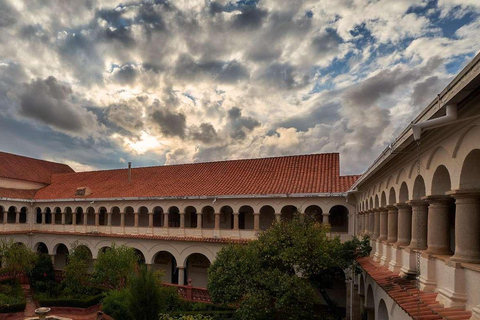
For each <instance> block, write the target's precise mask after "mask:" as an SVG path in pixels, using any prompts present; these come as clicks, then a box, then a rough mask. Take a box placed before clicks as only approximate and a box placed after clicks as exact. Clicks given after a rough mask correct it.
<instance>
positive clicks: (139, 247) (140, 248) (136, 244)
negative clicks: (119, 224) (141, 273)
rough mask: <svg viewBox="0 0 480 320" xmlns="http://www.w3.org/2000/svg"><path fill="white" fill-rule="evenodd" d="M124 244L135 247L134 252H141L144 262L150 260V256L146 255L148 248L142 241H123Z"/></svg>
mask: <svg viewBox="0 0 480 320" xmlns="http://www.w3.org/2000/svg"><path fill="white" fill-rule="evenodd" d="M125 246H126V247H129V248H133V249H135V250H136V251H135V252H139V253H141V254H142V255H141V256H142V257H143V262H144V263H145V262H147V261H150V260H151V258H150V259H149V257H148V255H146V253H147V252H148V250H147V248H146V247H145V246H144V245H143V244H142V243H139V242H134V241H130V242H127V243H125Z"/></svg>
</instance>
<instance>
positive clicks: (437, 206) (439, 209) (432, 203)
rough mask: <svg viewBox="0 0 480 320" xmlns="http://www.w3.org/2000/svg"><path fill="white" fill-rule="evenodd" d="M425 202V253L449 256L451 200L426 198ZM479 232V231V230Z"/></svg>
mask: <svg viewBox="0 0 480 320" xmlns="http://www.w3.org/2000/svg"><path fill="white" fill-rule="evenodd" d="M422 199H424V200H427V202H428V204H429V206H428V222H427V250H426V251H425V253H428V254H438V255H450V254H452V251H451V250H450V225H449V222H450V221H449V217H450V205H451V203H452V200H453V199H452V198H451V197H449V196H443V195H441V196H428V197H423V198H422ZM479 231H480V230H479Z"/></svg>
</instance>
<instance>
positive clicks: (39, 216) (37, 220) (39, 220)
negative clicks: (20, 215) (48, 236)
mask: <svg viewBox="0 0 480 320" xmlns="http://www.w3.org/2000/svg"><path fill="white" fill-rule="evenodd" d="M3 210H4V209H3V207H2V211H3ZM2 219H3V215H2ZM35 223H36V224H40V223H42V208H40V207H36V208H35Z"/></svg>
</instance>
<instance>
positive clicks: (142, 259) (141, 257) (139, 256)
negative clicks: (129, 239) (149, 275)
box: [133, 248, 147, 265]
mask: <svg viewBox="0 0 480 320" xmlns="http://www.w3.org/2000/svg"><path fill="white" fill-rule="evenodd" d="M133 250H134V251H135V255H136V256H137V263H138V264H139V265H144V264H145V263H146V262H147V260H146V258H145V255H144V254H143V252H142V251H141V250H139V249H137V248H133Z"/></svg>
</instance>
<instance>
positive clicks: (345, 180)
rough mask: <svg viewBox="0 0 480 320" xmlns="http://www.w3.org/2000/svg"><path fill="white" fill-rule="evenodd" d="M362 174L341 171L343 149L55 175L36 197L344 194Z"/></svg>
mask: <svg viewBox="0 0 480 320" xmlns="http://www.w3.org/2000/svg"><path fill="white" fill-rule="evenodd" d="M358 177H359V176H340V163H339V155H338V153H327V154H312V155H300V156H286V157H273V158H262V159H247V160H232V161H218V162H206V163H193V164H182V165H171V166H157V167H144V168H134V169H132V182H131V183H128V171H127V169H121V170H106V171H92V172H78V173H65V174H54V175H53V176H52V183H51V184H50V185H49V186H46V187H45V188H42V189H40V190H39V191H38V192H37V193H36V196H35V199H71V198H74V196H75V190H76V189H77V188H79V187H88V188H90V189H91V191H92V194H91V195H89V196H87V198H130V197H187V196H193V197H194V196H220V195H263V194H265V195H267V194H270V195H271V194H299V193H330V192H331V193H339V192H345V191H347V190H348V189H349V188H350V186H351V185H352V184H353V183H354V182H355V181H356V179H358Z"/></svg>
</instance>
